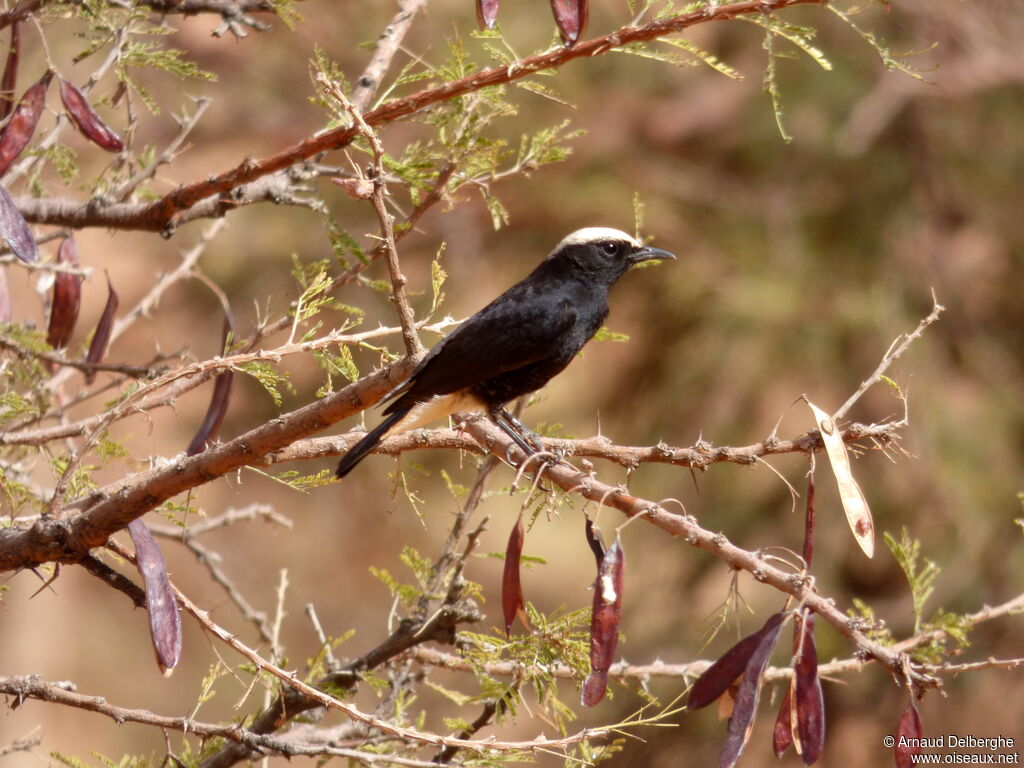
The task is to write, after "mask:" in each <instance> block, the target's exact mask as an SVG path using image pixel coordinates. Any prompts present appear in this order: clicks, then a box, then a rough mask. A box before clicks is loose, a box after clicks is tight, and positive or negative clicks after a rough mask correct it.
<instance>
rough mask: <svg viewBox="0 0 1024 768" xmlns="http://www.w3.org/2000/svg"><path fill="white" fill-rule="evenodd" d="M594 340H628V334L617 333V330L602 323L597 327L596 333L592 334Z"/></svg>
mask: <svg viewBox="0 0 1024 768" xmlns="http://www.w3.org/2000/svg"><path fill="white" fill-rule="evenodd" d="M594 341H619V342H626V341H629V334H627V333H619V332H618V331H612V330H609V328H608V326H607V325H602V326H601V327H600V328H598V329H597V333H595V334H594Z"/></svg>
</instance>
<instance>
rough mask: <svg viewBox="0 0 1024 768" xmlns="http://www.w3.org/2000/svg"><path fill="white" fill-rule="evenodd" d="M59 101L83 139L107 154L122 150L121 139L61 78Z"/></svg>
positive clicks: (81, 94) (69, 84) (79, 92)
mask: <svg viewBox="0 0 1024 768" xmlns="http://www.w3.org/2000/svg"><path fill="white" fill-rule="evenodd" d="M60 100H61V101H62V102H63V103H64V108H65V109H66V110H67V111H68V114H69V115H70V116H71V121H72V122H73V123H74V124H75V125H76V126H77V127H78V130H80V131H81V132H82V135H83V136H85V138H87V139H88V140H89V141H91V142H92V143H93V144H95V145H96V146H98V147H102V148H103V149H105V150H107V151H108V152H120V151H121V150H122V149H124V142H123V141H121V137H120V136H118V135H117V134H116V133H114V132H113V131H112V130H110V128H108V127H107V124H106V123H104V122H103V121H102V120H101V119H100V116H99V115H97V114H96V110H94V109H93V108H92V105H91V104H90V103H89V101H88V100H87V99H86V98H85V94H83V93H82V92H81V91H80V90H78V89H77V88H76V87H75V86H73V85H72V84H71V83H69V82H68V81H67V80H65V79H63V78H61V81H60Z"/></svg>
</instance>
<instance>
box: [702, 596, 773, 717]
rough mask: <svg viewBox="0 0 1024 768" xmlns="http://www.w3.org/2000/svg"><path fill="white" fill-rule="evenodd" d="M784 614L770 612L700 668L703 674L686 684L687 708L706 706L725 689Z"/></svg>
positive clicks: (745, 667) (741, 670)
mask: <svg viewBox="0 0 1024 768" xmlns="http://www.w3.org/2000/svg"><path fill="white" fill-rule="evenodd" d="M784 618H785V614H782V613H774V614H772V615H771V616H769V617H768V621H766V622H765V623H764V626H763V627H761V628H760V629H759V630H757V632H755V633H754V634H752V635H747V636H746V637H744V638H743V639H742V640H740V641H739V642H738V643H736V645H734V646H733V647H732V648H730V649H729V650H728V651H726V652H725V653H724V654H722V656H721V658H719V659H718V661H716V662H715V663H714V664H712V665H711V666H710V667H708V668H707V669H706V670H704V674H702V675H701V676H700V677H698V678H697V681H696V682H695V683H694V684H693V687H692V688H690V698H689V700H688V701H687V703H686V707H687V709H700V708H701V707H706V706H707V705H708V704H711V703H713V702H714V701H716V700H717V699H718V697H719V696H721V695H722V694H723V693H725V692H726V691H727V690H728V689H729V686H730V685H732V684H733V682H734V681H735V680H736V678H737V677H739V676H740V675H741V674H742V673H743V670H745V669H747V666H748V665H749V664H750V660H751V658H752V657H753V655H754V653H756V652H757V649H758V646H759V645H760V643H761V641H762V640H763V639H764V637H765V636H767V635H770V634H772V633H774V635H775V637H776V638H778V634H779V630H780V629H781V628H782V620H783V619H784ZM774 644H775V642H774V640H773V641H772V645H773V646H774Z"/></svg>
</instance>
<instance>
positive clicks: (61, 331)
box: [46, 237, 82, 349]
mask: <svg viewBox="0 0 1024 768" xmlns="http://www.w3.org/2000/svg"><path fill="white" fill-rule="evenodd" d="M57 263H58V264H66V265H68V266H73V267H77V266H78V248H77V247H76V246H75V241H74V239H72V238H70V237H69V238H67V239H66V240H64V242H62V243H61V244H60V249H59V250H58V251H57ZM81 305H82V277H81V275H74V274H71V273H70V272H58V273H57V274H56V275H55V276H54V279H53V302H52V303H51V304H50V326H49V328H48V330H47V333H46V343H47V344H49V345H50V346H51V347H53V348H54V349H61V348H63V347H66V346H67V345H68V342H69V341H70V340H71V334H72V333H73V332H74V330H75V323H76V322H77V321H78V310H79V308H80V307H81Z"/></svg>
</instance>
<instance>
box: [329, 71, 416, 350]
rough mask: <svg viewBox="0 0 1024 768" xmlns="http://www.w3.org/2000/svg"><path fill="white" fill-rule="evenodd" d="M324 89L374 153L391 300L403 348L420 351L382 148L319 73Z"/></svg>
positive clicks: (341, 93) (377, 208) (373, 180)
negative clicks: (388, 198) (390, 208)
mask: <svg viewBox="0 0 1024 768" xmlns="http://www.w3.org/2000/svg"><path fill="white" fill-rule="evenodd" d="M317 82H318V83H319V84H320V86H321V87H322V88H324V90H325V91H327V92H328V93H330V94H332V95H333V96H334V97H335V98H336V99H338V101H339V102H340V103H341V105H342V106H343V107H344V108H345V110H346V111H347V112H348V113H349V115H350V116H351V118H352V121H353V123H354V124H355V125H356V126H357V127H358V129H359V132H360V134H361V135H362V136H363V138H365V139H366V140H367V142H369V144H370V149H371V151H372V153H373V166H372V172H373V173H372V178H371V179H370V182H371V184H372V185H373V191H372V192H371V193H370V200H371V201H372V202H373V209H374V211H375V212H376V214H377V221H378V222H379V223H380V234H381V246H382V247H383V248H384V253H385V255H386V256H387V262H388V274H389V275H390V277H391V302H392V303H393V304H394V305H395V309H396V310H397V311H398V321H399V323H401V325H402V340H403V341H404V342H405V351H406V353H407V354H410V355H419V354H422V353H423V352H424V351H425V350H424V347H423V343H422V342H421V341H420V337H419V336H418V335H417V334H416V317H415V316H414V315H413V312H412V307H411V306H409V298H408V297H407V296H406V294H405V284H406V282H407V280H406V277H405V275H404V274H402V267H401V265H400V264H399V263H398V248H397V247H396V245H395V230H394V226H393V224H392V221H391V214H389V213H388V210H387V204H386V203H385V201H384V196H385V195H386V194H387V189H386V188H385V186H384V147H383V145H381V143H380V139H379V138H377V134H376V133H374V131H373V129H372V128H370V126H368V125H367V124H366V121H365V120H364V119H363V115H362V113H361V112H360V111H359V108H358V107H357V106H355V105H354V104H353V103H352V102H351V101H349V99H348V97H347V96H345V92H344V91H343V90H342V89H341V88H340V87H339V86H338V85H337V83H331V82H329V81H328V80H327V78H326V77H324V76H322V75H321V76H320V77H319V78H318V79H317Z"/></svg>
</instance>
